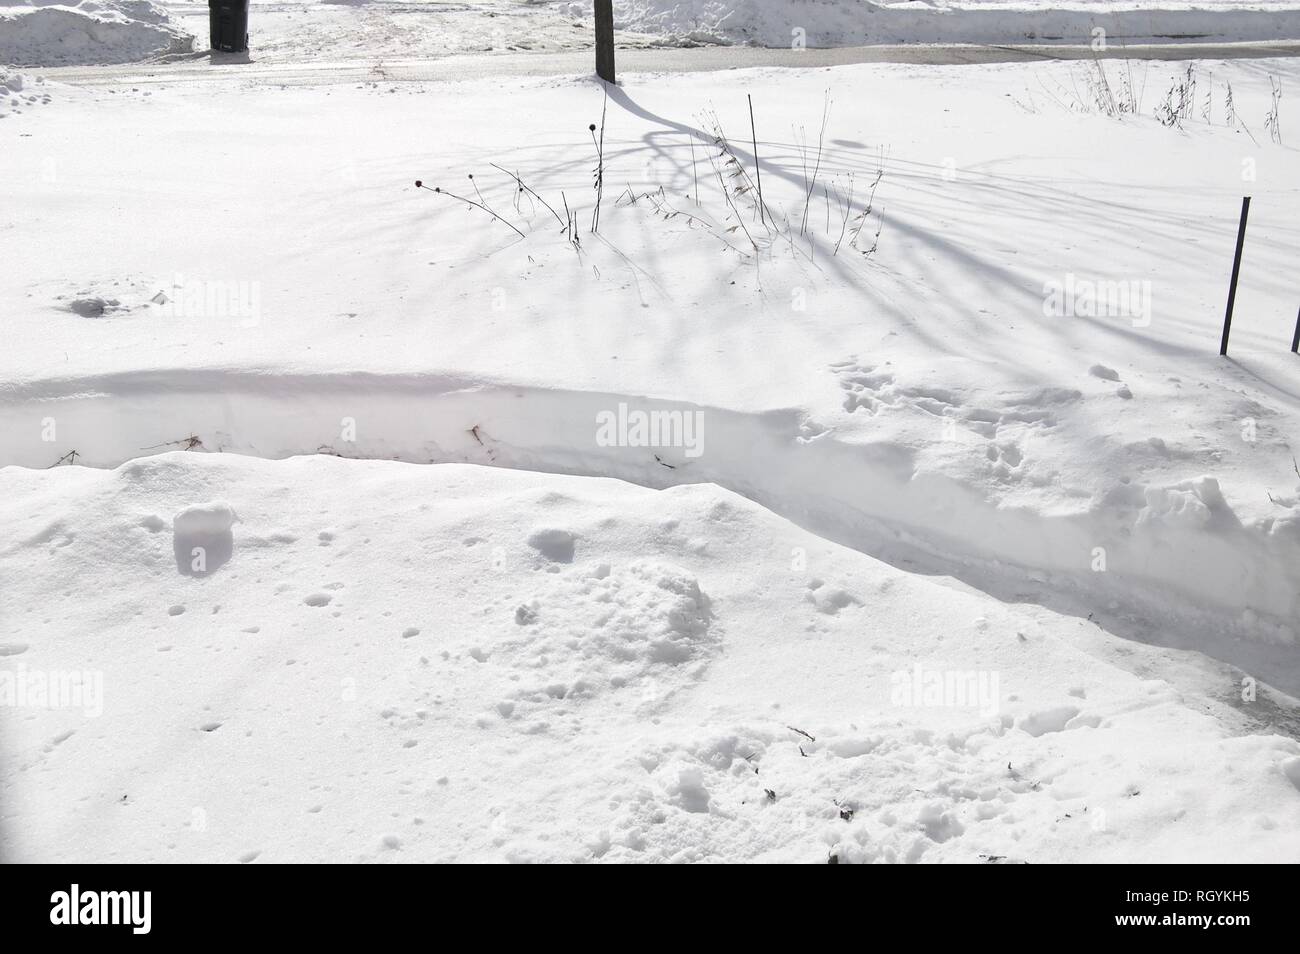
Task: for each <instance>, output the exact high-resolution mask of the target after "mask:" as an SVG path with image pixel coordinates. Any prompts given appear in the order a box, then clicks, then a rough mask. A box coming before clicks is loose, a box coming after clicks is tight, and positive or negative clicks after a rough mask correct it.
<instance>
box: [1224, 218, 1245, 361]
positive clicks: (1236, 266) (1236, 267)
mask: <svg viewBox="0 0 1300 954" xmlns="http://www.w3.org/2000/svg"><path fill="white" fill-rule="evenodd" d="M1248 215H1250V196H1248V195H1246V196H1242V197H1241V222H1240V223H1239V224H1238V225H1237V254H1236V256H1235V257H1234V258H1233V260H1232V283H1231V284H1230V285H1229V286H1228V310H1227V311H1226V312H1225V313H1224V315H1223V340H1222V341H1221V342H1219V354H1221V355H1222V354H1227V353H1228V332H1230V331H1232V303H1233V302H1234V301H1236V300H1237V276H1238V275H1239V274H1241V248H1242V246H1243V245H1245V244H1246V216H1248Z"/></svg>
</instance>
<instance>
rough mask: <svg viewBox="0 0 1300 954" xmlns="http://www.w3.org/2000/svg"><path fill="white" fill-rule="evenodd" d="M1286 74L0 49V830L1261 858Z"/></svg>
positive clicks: (1288, 226) (1279, 713)
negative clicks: (25, 53) (259, 79)
mask: <svg viewBox="0 0 1300 954" xmlns="http://www.w3.org/2000/svg"><path fill="white" fill-rule="evenodd" d="M1296 62H1297V61H1295V60H1290V59H1274V60H1251V61H1234V62H1217V61H1197V62H1195V63H1194V64H1186V63H1154V62H1153V63H1147V62H1139V61H1133V62H1127V61H1123V60H1120V61H1112V62H1108V63H1104V64H1094V63H1075V64H1069V63H1048V62H1045V63H1041V64H1030V65H1024V64H1020V65H1002V66H981V67H944V68H940V67H916V66H899V65H893V66H853V67H840V68H835V69H830V70H796V71H782V70H750V71H733V72H729V73H716V74H708V75H707V76H701V75H681V76H652V75H641V76H635V75H629V76H627V77H624V78H623V85H621V86H620V87H618V88H616V89H612V90H610V91H609V96H608V100H606V99H605V98H604V97H605V93H604V90H603V87H602V86H600V85H599V84H598V83H596V82H595V81H594V80H592V79H589V78H586V77H559V78H543V79H521V80H509V81H502V80H499V79H498V80H493V81H482V82H479V81H475V82H461V83H434V84H424V83H394V82H387V81H384V80H383V79H382V74H377V75H376V77H375V78H374V79H373V80H371V81H368V82H365V83H358V84H356V85H355V86H343V85H337V84H335V85H329V86H309V87H290V88H284V89H280V88H275V87H271V86H265V85H263V86H259V87H256V88H249V87H246V86H245V85H244V84H243V83H242V82H241V81H240V80H239V79H238V78H230V77H228V76H227V77H226V78H222V77H214V78H213V79H212V80H211V81H210V82H206V83H203V84H187V85H176V86H169V85H168V84H166V83H160V84H154V85H151V86H150V87H148V88H143V87H135V88H132V87H131V86H120V87H115V86H102V85H96V86H88V87H78V86H70V85H65V84H62V83H57V82H51V81H48V80H47V81H44V82H41V81H39V77H38V76H37V75H35V74H34V72H33V71H23V72H22V73H17V72H14V71H12V70H11V71H9V72H8V73H6V74H5V75H4V77H3V78H0V83H3V84H5V85H6V88H7V89H10V90H12V91H13V92H14V95H13V96H10V97H7V98H6V100H5V101H4V103H5V105H4V106H3V109H4V112H3V113H0V115H3V116H4V118H3V120H0V151H3V154H4V156H5V165H4V170H3V173H2V174H0V243H2V244H0V247H3V248H4V249H5V253H4V255H5V259H4V261H5V265H4V268H3V269H0V323H2V330H3V334H4V341H5V347H4V348H3V349H0V465H8V466H4V467H3V469H0V501H2V502H0V578H3V579H4V580H5V581H6V585H5V587H4V590H3V593H2V595H0V600H2V602H0V653H3V654H4V658H3V659H2V660H0V662H3V664H4V665H3V667H0V676H2V675H3V674H4V673H10V674H11V676H10V679H9V685H10V687H11V688H12V687H13V686H15V685H16V684H17V682H18V681H19V680H20V678H21V679H22V680H28V681H30V677H31V676H32V675H33V674H37V675H47V676H50V675H57V674H59V673H70V672H73V671H76V672H79V673H80V672H87V673H89V674H90V675H89V677H88V685H90V686H91V687H93V686H94V685H95V684H96V679H98V680H99V683H98V684H99V685H100V687H101V688H102V695H100V696H97V697H96V698H97V699H98V701H97V702H96V699H95V698H92V699H89V700H87V699H86V698H84V697H82V698H80V699H78V700H71V699H69V700H65V701H68V702H69V704H68V705H65V706H62V707H57V708H46V707H43V706H41V705H35V704H31V703H30V702H29V703H28V704H27V705H25V706H22V707H21V708H18V709H15V710H13V712H12V713H9V712H6V713H4V723H3V730H2V733H3V735H2V738H3V745H4V747H5V753H6V766H7V768H6V770H5V774H4V776H3V781H2V782H0V785H3V789H2V790H0V803H3V804H4V805H5V810H4V811H5V814H4V816H3V831H2V832H0V838H3V854H4V855H5V856H6V857H18V858H25V859H64V860H66V859H80V860H92V859H102V860H112V859H117V860H144V859H157V860H191V859H205V860H228V861H233V860H241V859H242V860H251V859H252V858H258V859H262V860H290V859H309V860H351V859H365V858H376V859H385V860H421V859H426V858H429V859H432V858H458V859H467V860H468V859H517V860H527V859H556V860H559V859H563V860H569V859H588V860H597V859H600V860H631V859H635V858H645V859H650V860H668V859H684V860H689V859H715V860H740V859H755V860H757V859H762V860H778V859H787V860H807V861H825V860H827V858H828V857H832V856H833V857H835V858H836V859H837V860H840V861H854V860H925V861H931V860H988V859H1004V858H1005V859H1012V860H1028V861H1061V860H1174V859H1179V860H1182V859H1203V860H1229V859H1240V860H1283V859H1286V858H1294V857H1296V848H1297V843H1296V841H1295V838H1296V834H1295V833H1296V831H1297V830H1300V829H1298V828H1297V822H1298V821H1300V760H1298V757H1300V747H1298V746H1297V744H1296V742H1295V741H1294V738H1295V736H1296V731H1297V719H1296V710H1295V705H1296V703H1295V699H1294V697H1295V696H1296V695H1300V649H1298V648H1297V644H1296V632H1297V626H1298V625H1300V559H1298V558H1300V471H1297V469H1296V464H1295V455H1296V453H1297V451H1296V449H1295V431H1296V423H1297V420H1298V419H1300V392H1297V389H1296V387H1295V384H1294V382H1295V368H1296V360H1297V359H1296V358H1295V356H1294V355H1291V354H1290V353H1289V352H1288V350H1287V349H1288V347H1289V344H1290V338H1291V333H1292V329H1293V327H1294V322H1295V315H1296V308H1297V305H1300V301H1298V300H1297V297H1296V296H1297V291H1296V288H1295V284H1294V282H1293V281H1292V276H1293V274H1294V263H1295V262H1296V261H1297V260H1300V224H1298V223H1300V214H1298V213H1300V166H1298V165H1297V162H1296V155H1295V152H1296V147H1295V146H1294V144H1293V141H1292V134H1291V132H1290V128H1291V126H1290V119H1289V116H1290V113H1289V112H1288V108H1289V107H1288V104H1289V103H1290V102H1291V100H1290V95H1291V91H1292V90H1294V89H1295V88H1296V84H1297V80H1298V79H1300V67H1298V66H1297V65H1296ZM1275 89H1276V90H1280V91H1281V93H1282V98H1281V100H1280V101H1279V105H1278V111H1277V112H1276V113H1274V112H1273V111H1272V108H1273V104H1274V99H1273V91H1274V90H1275ZM751 96H752V103H753V118H754V127H753V131H751V126H750V109H749V99H748V97H751ZM1180 100H1181V102H1182V104H1183V106H1182V108H1181V109H1180V108H1179V103H1180ZM1158 116H1163V117H1164V119H1165V121H1164V122H1162V121H1161V119H1160V118H1158ZM593 124H594V125H595V126H596V130H594V131H593V130H590V129H589V126H590V125H593ZM754 140H757V153H758V157H759V159H760V161H761V162H760V164H759V166H758V167H757V168H756V165H755V162H754V152H755V144H754ZM1278 140H1280V141H1278ZM90 144H93V148H91V146H90ZM598 149H600V150H601V152H602V155H603V161H602V162H601V165H600V168H601V169H602V171H603V179H602V181H603V195H602V197H601V200H600V202H599V222H598V229H597V230H593V228H592V226H593V218H594V215H595V211H596V208H597V202H596V195H595V193H594V191H593V188H592V184H593V176H592V172H593V168H594V167H596V166H597V151H598ZM759 169H761V194H762V202H761V207H760V203H759V202H758V201H757V200H758V195H759V186H760V184H759V181H758V179H759V175H758V170H759ZM507 170H508V171H507ZM510 173H516V174H518V175H519V176H520V177H521V179H522V183H523V186H524V187H523V188H522V189H521V187H520V185H519V183H518V182H517V181H516V180H515V179H514V178H513V177H512V175H511V174H510ZM471 176H472V178H471ZM417 180H419V182H420V183H421V184H422V185H421V187H418V188H417V186H416V181H417ZM434 189H437V190H441V191H433V190H434ZM1246 194H1249V195H1251V196H1253V205H1252V209H1251V219H1250V227H1249V232H1248V236H1247V241H1246V247H1245V257H1244V262H1243V267H1242V273H1241V284H1240V288H1239V290H1238V294H1237V301H1236V317H1235V321H1234V330H1233V337H1232V347H1231V357H1230V358H1228V359H1223V358H1220V357H1219V356H1218V353H1217V352H1218V341H1219V331H1220V322H1221V319H1222V314H1223V306H1224V300H1225V297H1226V293H1227V280H1228V274H1229V271H1230V269H1231V262H1232V251H1233V246H1234V242H1235V237H1236V225H1237V217H1238V211H1239V207H1240V201H1241V197H1242V196H1243V195H1246ZM458 197H459V198H458ZM462 199H465V200H472V201H473V202H475V203H478V205H469V204H467V202H466V201H461V200H462ZM483 207H486V208H488V209H491V210H493V211H492V212H488V211H485V209H484V208H483ZM566 219H568V220H569V221H576V222H577V228H576V230H575V229H572V228H570V229H565V228H564V225H563V223H564V221H565V220H566ZM575 232H576V237H577V239H578V243H577V244H576V245H575V244H574V243H573V242H572V241H570V239H571V238H573V237H575ZM652 412H657V414H658V416H657V417H655V418H653V419H650V418H649V417H648V415H650V414H651V413H652ZM647 424H648V428H647V427H645V426H643V425H647ZM155 455H162V456H155ZM301 455H310V456H301ZM341 458H366V459H368V460H347V459H341ZM56 464H57V465H59V466H54V465H56ZM429 464H434V465H436V466H416V465H429ZM542 472H547V473H542ZM548 474H549V475H548ZM611 478H618V480H613V479H611ZM194 508H197V509H194ZM236 516H237V518H238V520H237V522H233V523H232V522H231V521H232V520H234V518H235V517H236ZM196 559H197V560H198V561H199V564H197V565H196V564H195V562H194V561H195V560H196ZM918 667H919V668H918ZM19 673H23V674H24V675H22V676H21V677H20V676H19ZM900 674H901V675H900ZM935 680H937V683H936V682H935ZM945 683H946V690H945V688H944V687H945ZM24 684H25V683H24ZM934 686H937V687H938V688H936V689H935V692H936V693H937V694H935V695H931V696H927V695H926V692H925V690H926V689H927V687H931V688H933V687H934ZM909 687H913V688H915V689H916V690H918V692H914V693H912V697H911V698H909V697H908V695H907V692H908V691H909ZM4 688H5V684H4V682H3V681H0V701H2V700H3V698H4V697H3V691H4ZM966 690H969V692H966ZM918 693H919V696H920V698H919V701H918V699H917V698H916V696H917V695H918ZM970 693H973V694H974V695H971V694H970ZM93 695H94V693H92V696H93ZM927 699H929V700H930V701H928V702H927V701H926V700H927ZM74 702H75V703H76V704H73V703H74ZM100 709H102V711H97V710H100ZM88 710H91V711H88ZM791 726H793V727H794V728H790V727H791ZM810 737H811V738H810ZM801 747H802V751H801ZM769 792H770V794H769Z"/></svg>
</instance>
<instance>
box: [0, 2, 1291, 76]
mask: <svg viewBox="0 0 1300 954" xmlns="http://www.w3.org/2000/svg"><path fill="white" fill-rule="evenodd" d="M614 10H615V25H616V28H617V30H618V35H617V40H618V43H619V45H620V47H622V48H625V49H626V48H636V49H645V48H653V47H665V46H669V47H692V46H698V45H700V44H702V43H703V44H747V45H757V46H767V47H773V48H777V49H787V50H788V49H791V48H795V49H800V48H816V47H844V46H858V45H877V44H895V43H898V44H925V43H959V44H1009V43H1035V44H1043V43H1046V44H1055V43H1068V44H1074V45H1086V44H1094V43H1097V42H1098V34H1097V33H1096V32H1095V31H1097V30H1101V31H1104V34H1105V38H1106V41H1107V42H1108V43H1109V44H1110V45H1111V46H1125V45H1133V44H1142V43H1163V42H1169V41H1178V42H1187V41H1188V40H1189V39H1200V40H1217V41H1223V42H1234V41H1276V40H1280V39H1288V38H1289V39H1292V40H1294V39H1300V5H1297V3H1296V2H1294V0H1259V2H1253V0H1202V2H1197V3H1194V4H1187V3H1178V2H1174V0H1161V2H1159V3H1156V4H1133V3H1114V2H1092V0H1077V2H1068V3H1061V2H1057V0H1024V2H993V3H960V4H952V3H948V4H943V3H937V4H923V3H895V4H874V3H869V2H865V0H845V2H828V0H619V2H616V3H615V6H614ZM0 18H2V19H0V64H4V63H9V64H13V65H20V66H56V65H66V64H89V63H101V64H102V63H126V62H133V61H153V62H156V61H159V60H165V59H167V58H169V57H170V58H173V59H174V58H177V57H180V58H186V57H188V56H191V55H192V54H191V53H190V51H191V50H197V53H198V56H199V57H201V58H202V61H203V63H204V64H205V65H206V64H207V58H206V57H207V49H208V27H209V24H208V18H209V12H208V6H207V4H206V3H200V2H193V0H158V2H156V3H151V2H149V0H83V2H81V3H80V4H77V5H76V6H71V5H66V6H65V5H49V4H46V3H43V2H36V3H34V4H29V3H28V2H26V0H23V2H17V3H15V2H13V0H0ZM249 32H250V37H251V39H250V44H251V46H250V49H251V54H250V55H251V58H252V61H253V62H255V63H260V64H288V63H296V64H302V63H304V62H308V63H314V64H326V63H337V62H348V61H355V60H358V59H360V60H366V61H369V62H370V63H372V64H373V65H374V67H375V71H376V74H377V75H378V76H379V77H381V78H382V77H383V76H384V75H386V74H387V72H388V71H389V70H390V69H392V68H393V66H392V64H393V62H394V61H397V62H401V61H407V60H412V59H414V60H416V61H421V60H428V59H432V58H437V59H442V58H447V57H454V56H457V55H463V54H466V53H494V54H501V53H507V52H516V53H518V52H531V51H536V52H562V51H570V50H587V49H589V48H590V47H591V45H592V42H593V30H592V8H591V3H590V0H576V2H570V0H560V2H530V3H516V2H513V0H469V2H467V3H459V4H445V3H439V2H424V0H367V2H353V0H339V2H332V3H331V2H325V0H288V2H286V0H254V2H253V3H252V4H251V5H250V18H249Z"/></svg>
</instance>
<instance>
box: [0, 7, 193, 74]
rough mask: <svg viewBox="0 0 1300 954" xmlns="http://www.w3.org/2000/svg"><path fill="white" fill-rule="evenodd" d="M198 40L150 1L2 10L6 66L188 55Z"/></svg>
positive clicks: (0, 42)
mask: <svg viewBox="0 0 1300 954" xmlns="http://www.w3.org/2000/svg"><path fill="white" fill-rule="evenodd" d="M193 47H194V37H192V36H190V35H189V34H188V33H186V32H184V31H183V30H181V29H180V28H179V27H177V26H176V25H175V24H174V23H172V21H171V19H170V17H169V16H168V14H167V12H166V11H165V10H163V9H162V8H160V7H157V6H155V5H154V4H152V3H150V2H148V0H82V2H81V3H78V4H77V5H76V6H61V5H50V6H0V63H9V64H12V65H15V66H75V65H83V64H93V63H130V62H134V61H137V60H144V59H148V58H149V57H153V56H159V55H162V54H166V53H188V52H190V51H191V50H192V49H193Z"/></svg>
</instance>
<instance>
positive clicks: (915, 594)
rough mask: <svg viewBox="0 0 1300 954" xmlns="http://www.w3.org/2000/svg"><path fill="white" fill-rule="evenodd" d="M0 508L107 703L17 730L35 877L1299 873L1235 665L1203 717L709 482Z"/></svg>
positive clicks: (192, 464) (22, 645) (397, 482)
mask: <svg viewBox="0 0 1300 954" xmlns="http://www.w3.org/2000/svg"><path fill="white" fill-rule="evenodd" d="M4 482H5V493H4V494H3V496H2V497H0V529H2V531H3V539H4V540H5V541H6V547H5V549H4V550H3V551H2V552H0V572H3V574H4V577H5V579H6V581H7V585H6V622H7V624H8V626H7V628H8V630H9V632H8V633H7V635H6V639H8V640H10V642H8V643H6V644H4V645H2V646H0V650H2V651H3V652H4V653H5V654H6V658H5V662H6V664H7V665H6V669H8V670H11V671H19V667H26V668H25V670H22V671H25V672H28V673H35V672H39V673H47V672H53V673H67V674H68V683H69V685H78V686H84V687H85V689H86V690H87V691H86V692H85V693H84V694H83V695H80V696H78V695H75V694H73V693H69V694H68V695H67V696H66V702H65V707H63V708H58V709H49V710H42V709H36V708H34V707H32V708H29V710H28V711H26V712H24V714H23V715H22V716H20V717H16V718H11V719H8V720H7V721H6V730H5V745H6V748H7V750H8V754H7V757H6V766H7V768H6V773H5V777H4V782H3V789H2V792H3V796H4V805H5V817H4V828H3V833H2V834H0V838H3V841H2V842H0V845H2V846H3V850H4V854H5V856H6V857H7V858H9V859H10V860H20V861H25V860H42V861H73V860H75V861H113V862H122V861H128V862H135V861H209V862H235V861H243V862H249V861H259V862H284V861H438V860H458V861H480V860H481V861H495V860H506V861H606V862H618V861H696V860H730V861H803V862H814V863H824V862H825V861H827V860H828V858H830V857H834V858H836V859H837V860H838V861H840V862H856V861H969V862H991V861H1030V862H1043V861H1081V860H1087V861H1102V860H1104V861H1144V862H1145V861H1151V860H1153V859H1162V860H1194V859H1195V860H1224V859H1233V860H1240V861H1279V860H1284V859H1288V858H1295V857H1296V856H1297V853H1300V827H1297V825H1296V824H1295V822H1296V816H1297V802H1298V801H1300V791H1297V786H1300V745H1297V743H1296V742H1295V741H1294V740H1292V739H1284V738H1281V737H1279V736H1277V735H1246V736H1242V735H1241V734H1240V733H1241V730H1242V728H1243V726H1244V725H1245V724H1246V723H1247V721H1248V720H1247V719H1245V718H1243V714H1242V713H1241V712H1238V711H1237V709H1236V708H1235V706H1240V705H1241V704H1240V703H1239V702H1237V703H1234V701H1233V699H1234V695H1235V692H1236V689H1235V687H1234V680H1233V678H1232V675H1231V674H1230V673H1226V672H1219V673H1215V672H1206V673H1205V674H1204V675H1203V678H1204V683H1203V685H1202V686H1201V690H1202V691H1200V692H1195V693H1187V692H1184V691H1179V690H1178V689H1176V688H1175V687H1174V686H1173V685H1171V684H1170V682H1168V681H1167V680H1166V679H1165V678H1163V677H1162V676H1161V675H1157V674H1156V673H1164V672H1167V671H1168V670H1169V669H1170V667H1171V666H1176V665H1177V664H1178V660H1176V659H1171V658H1170V657H1169V654H1168V653H1167V652H1165V651H1161V650H1152V649H1148V648H1146V647H1143V646H1141V645H1127V644H1125V643H1124V641H1122V640H1119V639H1116V638H1115V637H1113V636H1110V635H1107V634H1105V633H1104V632H1102V631H1100V630H1098V629H1097V628H1096V627H1095V626H1094V625H1093V624H1092V623H1090V622H1087V621H1085V620H1081V619H1069V618H1065V617H1061V616H1058V615H1056V614H1054V613H1051V612H1049V611H1045V610H1042V609H1038V608H1035V607H1032V606H1014V605H1008V604H1003V603H1000V602H997V601H995V600H992V599H990V598H989V597H987V596H984V595H982V594H978V593H972V592H969V591H964V590H963V588H961V587H957V586H955V585H953V584H951V583H948V582H946V581H942V580H929V579H926V578H924V577H921V576H917V575H916V574H911V573H904V572H901V571H899V570H896V569H892V568H890V567H888V566H886V565H884V564H882V563H879V562H878V561H876V560H873V559H871V558H870V557H867V556H864V555H863V554H860V553H856V552H854V551H852V550H848V549H845V548H843V547H838V546H835V545H833V544H830V543H828V542H826V541H825V540H822V539H819V538H818V537H816V536H813V535H811V534H809V533H807V532H805V531H802V530H800V529H798V528H797V527H795V526H793V525H792V524H790V523H789V522H787V521H785V520H781V519H779V518H777V517H775V516H773V515H772V514H771V513H770V512H768V511H766V510H764V509H763V508H761V507H759V506H757V505H756V504H754V503H752V502H750V501H748V500H745V499H744V498H743V497H740V496H738V495H736V494H733V493H730V492H728V491H725V490H722V489H719V488H718V487H716V486H711V485H707V484H704V485H693V486H687V487H677V488H674V489H671V490H666V491H653V490H646V489H642V488H636V487H632V486H630V485H628V484H626V483H622V482H619V481H613V480H600V479H593V478H576V477H560V476H542V475H537V474H528V473H521V472H516V471H506V470H500V469H489V468H485V467H481V466H471V465H456V464H449V465H443V466H437V467H415V466H411V465H405V464H394V463H385V462H360V461H343V460H336V459H334V458H330V457H325V458H320V457H314V458H296V459H294V460H292V461H283V462H278V463H271V462H264V461H257V460H252V459H248V458H242V457H237V456H233V455H213V456H204V455H199V454H185V453H171V454H166V455H163V456H160V457H151V458H146V459H141V460H137V461H135V462H133V463H130V464H127V465H125V466H123V467H121V468H118V469H117V470H113V471H102V470H92V469H87V468H77V467H66V468H59V469H58V470H55V471H51V472H48V473H46V472H39V471H20V470H14V469H10V470H9V471H7V472H6V474H5V477H4ZM232 510H233V513H234V515H237V522H235V523H233V524H231V523H230V520H231V511H232ZM174 515H175V516H176V520H175V523H174V524H173V516H174ZM222 518H224V519H222ZM195 547H202V548H205V549H206V551H207V553H208V559H209V561H210V562H208V563H207V566H206V571H205V572H204V573H199V574H196V573H194V572H193V570H192V568H191V567H192V557H191V553H192V552H193V549H194V548H195ZM72 581H75V583H74V582H72ZM69 586H73V587H75V589H76V593H77V595H65V594H63V593H62V592H61V591H62V590H63V589H65V588H67V587H69ZM88 593H94V594H96V596H95V597H94V598H88V597H87V596H85V595H80V594H88ZM1147 670H1149V671H1147ZM74 674H75V681H74ZM83 674H84V675H83ZM945 680H946V681H947V683H946V688H945V682H944V681H945ZM1242 708H1251V707H1244V706H1243V707H1242ZM1254 708H1255V710H1256V711H1275V710H1276V707H1275V705H1274V703H1273V702H1272V701H1270V700H1268V699H1267V698H1266V697H1264V696H1261V698H1260V700H1259V702H1257V703H1256V704H1255V705H1254Z"/></svg>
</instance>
